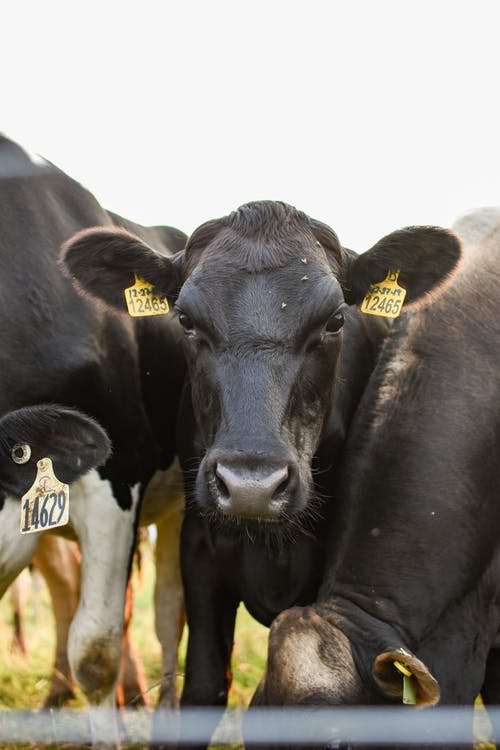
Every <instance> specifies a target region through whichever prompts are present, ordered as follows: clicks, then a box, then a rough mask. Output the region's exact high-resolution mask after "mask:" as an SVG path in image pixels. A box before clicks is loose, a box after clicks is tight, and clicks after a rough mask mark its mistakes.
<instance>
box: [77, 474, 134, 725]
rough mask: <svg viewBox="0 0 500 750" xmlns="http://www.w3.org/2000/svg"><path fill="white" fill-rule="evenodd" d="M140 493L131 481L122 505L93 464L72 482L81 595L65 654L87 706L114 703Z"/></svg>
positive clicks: (96, 706) (97, 718) (99, 717)
mask: <svg viewBox="0 0 500 750" xmlns="http://www.w3.org/2000/svg"><path fill="white" fill-rule="evenodd" d="M138 499H139V488H138V487H135V488H134V489H133V490H132V507H131V509H130V510H122V509H121V508H120V507H119V505H118V503H117V502H116V500H115V498H114V496H113V493H112V489H111V484H110V482H109V481H107V480H103V479H101V478H100V476H99V474H98V473H97V471H95V470H94V471H91V472H90V473H89V474H87V475H86V476H84V477H82V478H81V479H79V480H78V481H76V482H75V483H74V484H73V485H72V486H71V503H70V523H71V524H72V526H73V528H74V530H75V533H76V535H77V537H78V540H79V542H80V548H81V553H82V565H81V591H80V601H79V604H78V609H77V611H76V614H75V617H74V619H73V622H72V625H71V629H70V633H69V642H68V655H69V660H70V664H71V668H72V671H73V674H74V676H75V679H76V681H77V682H78V684H79V685H80V687H81V689H82V690H83V692H84V694H85V696H86V698H87V700H88V702H89V704H90V706H91V707H94V708H98V709H100V708H102V707H104V706H108V707H109V708H111V706H114V700H115V698H114V695H115V687H116V683H117V680H118V675H119V668H120V655H121V639H122V631H123V617H124V605H125V589H126V585H127V572H128V564H129V559H130V554H131V551H132V547H133V544H134V519H135V515H136V512H137V505H138ZM93 714H94V715H95V717H96V719H95V722H94V724H95V726H97V725H100V722H101V720H102V719H103V714H101V713H99V711H98V712H97V714H96V712H95V711H94V712H93V713H92V712H91V725H92V724H93V718H92V716H93ZM106 721H107V720H106ZM112 721H115V719H113V720H112ZM108 731H111V729H110V727H108ZM116 732H117V729H116V727H114V728H112V733H116Z"/></svg>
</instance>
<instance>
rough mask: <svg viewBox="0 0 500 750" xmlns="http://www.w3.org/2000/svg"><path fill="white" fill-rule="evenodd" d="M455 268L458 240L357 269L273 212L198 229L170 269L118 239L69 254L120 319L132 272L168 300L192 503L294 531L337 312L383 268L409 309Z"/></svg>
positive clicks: (393, 252) (414, 244) (430, 236)
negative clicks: (184, 371) (187, 404)
mask: <svg viewBox="0 0 500 750" xmlns="http://www.w3.org/2000/svg"><path fill="white" fill-rule="evenodd" d="M459 256H460V249H459V245H458V242H457V240H456V238H455V237H454V236H453V235H451V234H450V233H448V232H445V231H444V230H440V229H432V228H431V229H429V228H422V229H419V228H413V229H408V230H402V231H401V232H396V233H394V234H393V235H389V237H387V238H385V239H384V240H382V241H381V242H379V243H378V244H377V245H376V246H375V247H374V248H372V250H370V251H369V252H368V253H365V254H364V255H361V256H357V255H355V254H354V253H351V252H350V251H348V250H345V249H344V248H343V247H342V246H341V245H340V243H339V241H338V239H337V237H336V235H335V234H334V232H333V231H332V230H331V229H329V228H328V227H326V226H325V225H323V224H320V223H318V222H316V221H313V220H311V219H310V218H309V217H307V216H306V215H305V214H303V213H301V212H299V211H296V210H295V209H293V208H292V207H290V206H287V205H286V204H283V203H275V202H271V201H265V202H260V203H252V204H247V205H246V206H243V207H241V208H240V209H238V211H236V212H234V213H233V214H230V215H229V216H227V217H224V218H223V219H220V220H217V221H211V222H208V223H207V224H204V225H202V227H200V228H199V229H198V230H196V231H195V232H194V234H193V235H192V236H191V238H190V240H189V241H188V244H187V246H186V249H185V252H184V253H183V254H182V255H180V256H176V257H174V258H170V259H169V258H165V257H162V256H160V255H159V254H158V253H156V252H155V251H154V250H153V249H152V248H150V247H148V246H146V245H144V243H142V242H141V240H139V239H138V238H136V237H135V236H133V235H130V234H128V233H126V232H124V231H123V230H118V231H116V230H109V229H97V230H86V231H85V232H83V233H80V234H79V235H77V236H76V237H75V238H73V239H72V240H71V241H70V242H69V243H67V245H66V247H65V249H64V258H65V262H66V265H67V267H68V268H69V270H70V272H71V274H72V275H73V277H74V278H75V279H76V280H77V282H78V284H79V285H80V287H82V288H83V289H84V290H85V291H87V292H91V293H92V294H94V295H95V296H97V297H99V298H100V299H103V300H105V301H107V302H108V303H109V304H113V305H114V306H116V307H118V308H120V309H123V290H124V289H125V288H126V287H127V286H130V284H131V283H132V282H133V278H134V273H136V274H137V275H139V276H142V277H143V278H145V279H147V280H148V281H150V282H151V283H153V284H154V285H155V290H154V291H156V292H158V293H162V294H167V295H170V296H171V297H175V298H176V304H175V313H174V314H175V316H176V317H177V321H178V324H179V325H180V326H181V327H182V329H183V331H184V334H185V349H186V355H187V360H188V366H189V376H190V382H191V390H192V402H193V408H194V412H195V417H196V421H197V424H198V428H199V432H200V434H201V438H202V443H203V451H204V456H203V459H202V461H201V464H200V467H199V470H198V475H197V481H196V500H197V502H198V503H199V504H200V505H201V506H203V507H204V509H205V510H206V511H207V512H209V513H214V514H216V515H217V516H219V517H223V518H224V519H226V520H228V519H229V520H231V519H232V520H237V521H238V522H240V521H241V520H242V519H243V520H246V521H247V522H249V521H266V522H279V521H287V520H288V521H289V520H290V519H293V518H294V517H297V516H298V515H300V514H301V513H303V512H304V509H305V508H306V507H307V506H308V503H309V501H310V498H311V486H312V480H311V461H312V457H313V454H314V452H315V450H316V448H317V446H318V443H319V441H320V439H321V434H322V429H323V425H324V423H325V420H326V418H327V416H328V414H329V411H330V409H331V406H332V403H333V399H334V398H335V379H336V372H337V366H338V362H339V357H340V352H341V348H342V346H349V341H348V337H345V336H344V335H343V322H344V316H345V315H348V314H349V313H348V311H347V309H346V306H347V305H350V304H353V303H356V302H359V301H361V299H362V298H363V296H364V294H365V293H366V291H367V289H368V287H369V285H370V284H371V283H375V282H379V281H382V280H383V279H384V278H385V276H386V274H387V271H388V270H389V269H398V270H400V283H401V285H402V286H405V287H406V289H407V297H406V299H407V301H408V302H410V304H411V303H412V302H415V301H416V300H418V299H420V298H422V296H423V295H424V294H425V293H426V292H428V291H430V290H432V289H434V288H435V287H436V286H438V285H439V284H440V283H442V281H443V278H444V277H445V276H446V275H447V274H449V272H450V271H451V270H452V269H453V268H454V266H455V265H456V263H457V260H458V258H459ZM176 290H179V292H178V294H177V293H176ZM346 338H347V340H345V341H343V339H346Z"/></svg>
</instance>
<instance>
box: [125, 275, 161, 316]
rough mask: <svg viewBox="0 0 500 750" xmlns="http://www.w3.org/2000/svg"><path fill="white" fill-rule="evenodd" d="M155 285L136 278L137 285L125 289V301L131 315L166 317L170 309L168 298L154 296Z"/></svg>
mask: <svg viewBox="0 0 500 750" xmlns="http://www.w3.org/2000/svg"><path fill="white" fill-rule="evenodd" d="M153 286H154V284H150V283H149V281H144V279H141V278H139V277H138V276H137V275H136V276H135V284H133V286H129V287H127V289H125V301H126V303H127V310H128V312H129V315H132V317H134V318H140V317H143V316H146V315H166V314H167V313H168V312H169V310H170V307H169V305H168V300H167V298H166V297H161V296H160V295H159V294H153V292H152V291H151V290H152V288H153Z"/></svg>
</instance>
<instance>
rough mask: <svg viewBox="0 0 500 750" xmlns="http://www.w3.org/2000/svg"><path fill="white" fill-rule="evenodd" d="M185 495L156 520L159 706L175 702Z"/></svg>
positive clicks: (182, 608)
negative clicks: (181, 536)
mask: <svg viewBox="0 0 500 750" xmlns="http://www.w3.org/2000/svg"><path fill="white" fill-rule="evenodd" d="M183 512H184V498H183V497H182V498H180V499H179V500H178V501H176V503H175V506H172V507H171V509H170V512H169V514H168V515H167V516H166V517H164V518H162V519H161V520H160V521H158V522H157V524H156V528H157V532H158V535H157V539H156V550H155V563H156V582H155V629H156V635H157V637H158V640H159V641H160V644H161V651H162V675H161V687H160V697H159V701H158V706H159V708H172V707H174V706H176V705H177V703H178V700H177V680H176V677H177V648H178V645H179V640H180V638H181V635H182V630H183V628H184V620H185V616H184V593H183V588H182V577H181V566H180V534H181V526H182V518H183Z"/></svg>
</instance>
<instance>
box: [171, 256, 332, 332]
mask: <svg viewBox="0 0 500 750" xmlns="http://www.w3.org/2000/svg"><path fill="white" fill-rule="evenodd" d="M342 302H343V294H342V290H341V287H340V284H339V282H338V281H337V279H336V278H335V277H334V275H333V273H332V271H331V270H330V268H329V267H328V266H327V264H326V263H323V262H318V260H317V259H314V258H313V259H312V260H311V262H308V263H307V264H305V263H303V260H302V259H301V258H294V259H293V260H291V261H289V262H288V263H287V264H286V265H285V266H283V267H281V268H271V269H265V270H262V271H260V272H258V273H254V272H250V271H242V270H241V269H235V268H234V266H231V265H230V264H228V263H227V262H224V260H223V259H219V260H215V259H214V261H213V262H212V263H211V264H210V266H203V265H200V266H198V267H197V268H196V270H195V271H194V272H193V274H192V276H191V277H190V278H189V279H188V281H187V282H186V283H185V284H184V286H183V288H182V291H181V294H180V295H179V299H178V306H179V308H180V309H181V310H182V311H185V312H188V313H190V314H192V315H193V316H194V317H195V318H196V319H197V320H198V321H206V322H207V323H210V324H212V325H214V326H216V327H218V328H219V329H220V330H221V332H222V333H224V334H229V333H231V331H232V332H234V331H235V330H237V331H240V332H246V333H247V334H248V335H252V334H259V335H266V336H269V338H276V337H279V336H283V335H286V336H288V335H289V334H290V333H291V332H292V331H293V330H294V329H297V327H299V328H302V327H303V326H304V325H306V324H307V323H308V322H309V323H311V324H314V322H316V321H318V322H321V321H322V320H324V319H326V318H327V317H328V316H329V315H330V314H332V313H333V312H334V311H335V310H336V309H337V307H339V305H341V304H342Z"/></svg>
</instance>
